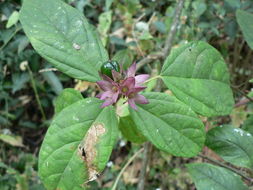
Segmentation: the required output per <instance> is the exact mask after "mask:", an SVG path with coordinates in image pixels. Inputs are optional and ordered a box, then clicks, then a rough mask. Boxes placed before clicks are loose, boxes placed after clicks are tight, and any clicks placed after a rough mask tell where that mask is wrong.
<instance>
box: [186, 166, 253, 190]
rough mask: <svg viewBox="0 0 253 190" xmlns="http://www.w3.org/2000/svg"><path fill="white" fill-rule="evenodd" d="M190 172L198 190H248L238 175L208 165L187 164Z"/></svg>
mask: <svg viewBox="0 0 253 190" xmlns="http://www.w3.org/2000/svg"><path fill="white" fill-rule="evenodd" d="M187 168H188V171H189V172H190V175H191V176H192V178H193V181H194V183H195V185H196V187H197V189H198V190H228V189H231V190H232V189H236V190H247V189H248V188H247V187H246V186H245V185H244V183H243V182H242V180H241V179H240V177H239V176H238V175H236V174H235V173H233V172H231V171H230V170H227V169H225V168H221V167H218V166H214V165H211V164H206V163H198V164H187Z"/></svg>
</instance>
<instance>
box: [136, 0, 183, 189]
mask: <svg viewBox="0 0 253 190" xmlns="http://www.w3.org/2000/svg"><path fill="white" fill-rule="evenodd" d="M184 2H185V0H179V1H178V3H177V7H176V10H175V13H174V17H173V18H174V19H173V21H172V25H171V28H170V31H169V33H168V36H167V38H166V41H165V45H164V48H163V50H162V52H158V53H156V54H155V55H156V58H162V59H165V58H166V57H167V56H168V55H169V53H170V50H171V48H172V44H173V41H174V38H175V35H176V32H177V28H178V25H179V21H180V15H181V12H182V9H183V7H184ZM152 60H154V59H153V57H152V56H150V57H146V58H144V59H143V60H141V61H140V62H139V63H138V64H139V66H138V64H137V69H139V68H140V67H142V66H143V65H145V64H148V63H150V62H151V61H152ZM159 77H160V76H159ZM157 78H158V77H157ZM157 82H158V83H157V88H156V91H161V87H162V86H161V81H159V80H158V81H157ZM151 146H152V145H151V144H150V143H149V144H146V145H145V147H144V152H145V154H144V160H143V164H142V168H141V174H140V180H139V184H138V188H137V189H138V190H144V188H145V181H146V172H147V166H148V160H149V156H150V154H149V149H150V148H151Z"/></svg>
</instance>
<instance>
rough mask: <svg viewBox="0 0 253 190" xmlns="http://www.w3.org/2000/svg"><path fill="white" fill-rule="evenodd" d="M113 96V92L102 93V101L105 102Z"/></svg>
mask: <svg viewBox="0 0 253 190" xmlns="http://www.w3.org/2000/svg"><path fill="white" fill-rule="evenodd" d="M112 96H113V92H112V91H105V92H103V93H102V95H101V97H100V100H105V99H107V98H111V97H112Z"/></svg>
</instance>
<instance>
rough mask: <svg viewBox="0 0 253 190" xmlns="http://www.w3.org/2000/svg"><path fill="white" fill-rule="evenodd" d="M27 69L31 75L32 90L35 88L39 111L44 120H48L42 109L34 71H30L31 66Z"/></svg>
mask: <svg viewBox="0 0 253 190" xmlns="http://www.w3.org/2000/svg"><path fill="white" fill-rule="evenodd" d="M26 67H27V69H28V73H29V75H30V78H31V83H32V88H33V91H34V94H35V98H36V101H37V103H38V106H39V110H40V112H41V115H42V119H43V120H46V115H45V112H44V110H43V108H42V105H41V102H40V98H39V94H38V91H37V87H36V85H35V80H34V77H33V73H32V70H31V69H30V67H29V65H26Z"/></svg>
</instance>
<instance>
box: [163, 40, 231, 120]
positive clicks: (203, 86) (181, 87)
mask: <svg viewBox="0 0 253 190" xmlns="http://www.w3.org/2000/svg"><path fill="white" fill-rule="evenodd" d="M161 75H162V78H163V81H164V82H165V84H166V85H167V87H168V88H169V89H170V90H171V91H172V92H173V93H174V94H175V96H176V97H177V98H178V99H180V100H181V101H183V102H184V103H186V104H187V105H189V106H190V107H191V108H192V109H193V110H194V111H195V112H197V113H199V114H201V115H204V116H215V115H226V114H229V113H230V112H231V110H232V108H233V104H234V100H233V94H232V91H231V89H230V86H229V73H228V71H227V67H226V64H225V62H224V60H223V58H222V56H221V55H220V53H219V52H218V51H217V50H216V49H215V48H213V47H212V46H210V45H209V44H207V43H205V42H201V41H200V42H191V43H188V44H186V45H183V46H181V47H179V48H176V49H173V50H172V52H171V54H170V56H169V57H168V58H167V59H166V61H165V63H164V66H163V68H162V72H161Z"/></svg>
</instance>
